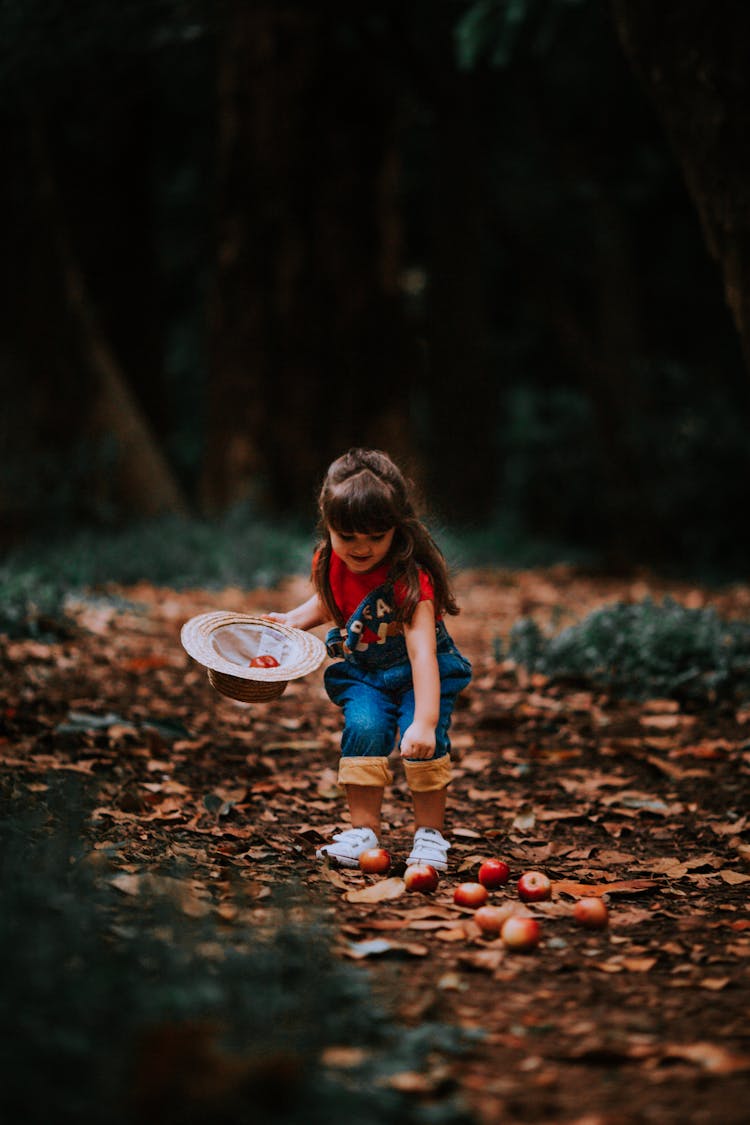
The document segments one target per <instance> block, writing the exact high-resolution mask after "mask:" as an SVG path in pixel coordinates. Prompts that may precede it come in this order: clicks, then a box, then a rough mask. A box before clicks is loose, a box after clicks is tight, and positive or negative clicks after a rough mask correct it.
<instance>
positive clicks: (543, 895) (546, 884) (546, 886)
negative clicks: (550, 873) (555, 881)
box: [518, 871, 552, 902]
mask: <svg viewBox="0 0 750 1125" xmlns="http://www.w3.org/2000/svg"><path fill="white" fill-rule="evenodd" d="M551 896H552V884H551V883H550V881H549V879H548V878H547V876H546V875H545V874H544V873H543V872H542V871H526V872H524V874H523V875H522V876H521V878H520V879H519V880H518V897H519V898H520V899H522V900H523V902H544V901H545V900H546V899H548V898H551Z"/></svg>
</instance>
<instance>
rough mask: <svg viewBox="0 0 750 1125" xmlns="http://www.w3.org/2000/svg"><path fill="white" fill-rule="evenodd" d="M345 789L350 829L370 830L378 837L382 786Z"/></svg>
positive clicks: (355, 786) (353, 786)
mask: <svg viewBox="0 0 750 1125" xmlns="http://www.w3.org/2000/svg"><path fill="white" fill-rule="evenodd" d="M345 788H346V799H347V802H348V804H349V815H350V816H351V820H352V828H371V829H372V830H373V832H374V833H375V835H376V836H379V835H380V810H381V808H382V805H383V793H384V788H383V786H382V785H347V786H346V787H345Z"/></svg>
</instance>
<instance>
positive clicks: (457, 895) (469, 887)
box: [453, 883, 487, 906]
mask: <svg viewBox="0 0 750 1125" xmlns="http://www.w3.org/2000/svg"><path fill="white" fill-rule="evenodd" d="M453 901H454V902H455V904H456V906H483V905H484V903H485V902H486V901H487V888H486V887H483V886H482V884H481V883H459V884H458V886H457V887H456V889H455V891H454V892H453Z"/></svg>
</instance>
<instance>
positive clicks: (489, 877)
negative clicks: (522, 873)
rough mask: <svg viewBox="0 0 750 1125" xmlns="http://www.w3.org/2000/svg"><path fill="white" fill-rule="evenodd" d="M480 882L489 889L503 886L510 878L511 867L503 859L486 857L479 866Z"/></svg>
mask: <svg viewBox="0 0 750 1125" xmlns="http://www.w3.org/2000/svg"><path fill="white" fill-rule="evenodd" d="M478 878H479V882H480V883H481V884H482V886H483V887H486V888H487V890H488V891H495V890H497V888H498V887H503V886H504V885H505V884H506V883H507V882H508V879H509V878H510V868H509V867H508V864H507V863H504V862H503V860H502V859H486V860H485V861H484V863H483V864H482V866H481V867H480V868H479V876H478Z"/></svg>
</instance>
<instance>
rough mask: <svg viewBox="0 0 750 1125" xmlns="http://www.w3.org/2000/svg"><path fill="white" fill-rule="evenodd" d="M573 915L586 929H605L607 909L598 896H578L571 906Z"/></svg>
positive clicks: (607, 917) (607, 918) (607, 922)
mask: <svg viewBox="0 0 750 1125" xmlns="http://www.w3.org/2000/svg"><path fill="white" fill-rule="evenodd" d="M573 917H574V918H575V920H576V922H577V923H578V925H579V926H583V927H584V928H585V929H587V930H606V928H607V926H608V924H609V911H608V910H607V907H606V904H605V903H604V902H603V901H602V900H601V899H600V898H579V900H578V902H577V903H576V904H575V906H574V907H573Z"/></svg>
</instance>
